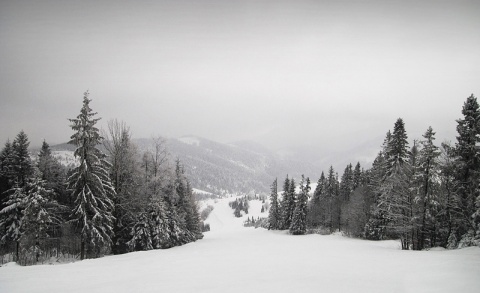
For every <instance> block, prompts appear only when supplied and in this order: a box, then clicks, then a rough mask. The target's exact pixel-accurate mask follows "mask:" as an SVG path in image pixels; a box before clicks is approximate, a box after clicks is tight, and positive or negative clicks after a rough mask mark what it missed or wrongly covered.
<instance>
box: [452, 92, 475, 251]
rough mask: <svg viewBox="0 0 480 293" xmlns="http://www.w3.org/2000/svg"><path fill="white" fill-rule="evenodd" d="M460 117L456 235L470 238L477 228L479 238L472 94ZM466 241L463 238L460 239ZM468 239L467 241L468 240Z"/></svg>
mask: <svg viewBox="0 0 480 293" xmlns="http://www.w3.org/2000/svg"><path fill="white" fill-rule="evenodd" d="M462 114H463V119H458V120H457V123H458V125H457V132H458V136H457V143H456V144H455V148H456V154H457V158H458V159H457V164H456V169H457V170H456V174H457V176H456V180H457V190H456V194H457V196H458V200H457V203H458V209H457V214H456V217H457V219H458V222H459V224H458V226H457V228H456V230H457V231H456V233H457V235H456V236H457V238H458V239H460V238H470V237H471V235H472V234H473V233H475V231H477V238H480V227H479V226H478V225H480V190H479V184H480V172H479V170H480V149H479V148H478V144H479V143H480V109H479V104H478V102H477V98H476V97H475V96H474V95H473V94H472V95H470V96H469V97H468V98H467V100H466V101H465V103H464V105H463V108H462ZM464 242H466V241H464ZM470 242H471V241H470ZM472 244H473V243H472Z"/></svg>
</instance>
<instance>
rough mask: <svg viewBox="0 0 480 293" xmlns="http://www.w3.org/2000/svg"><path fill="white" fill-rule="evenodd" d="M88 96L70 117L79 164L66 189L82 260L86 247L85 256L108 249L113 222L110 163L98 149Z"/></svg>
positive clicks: (97, 138)
mask: <svg viewBox="0 0 480 293" xmlns="http://www.w3.org/2000/svg"><path fill="white" fill-rule="evenodd" d="M88 95H89V94H88V92H86V93H85V94H84V97H83V106H82V109H81V110H80V114H79V115H78V116H77V118H75V119H69V120H70V122H71V123H72V125H71V127H72V129H73V130H74V131H75V133H74V134H73V135H72V136H71V140H70V142H69V143H71V144H74V145H76V146H77V149H76V150H75V153H74V154H75V157H76V158H77V160H78V163H79V165H78V166H77V167H75V168H74V170H73V173H72V175H71V176H70V177H69V178H68V188H69V189H70V190H71V191H72V196H73V197H74V198H75V207H74V209H73V211H72V217H73V220H74V222H75V223H76V224H77V225H78V227H79V228H80V236H81V254H80V258H81V259H82V260H83V259H84V257H85V249H88V251H87V257H88V256H90V255H91V253H92V252H95V254H98V253H99V252H101V250H102V249H108V248H110V245H111V244H112V240H111V237H112V232H113V231H112V228H113V221H114V217H113V216H112V211H113V202H112V200H113V199H114V197H115V190H114V188H113V187H112V184H111V181H110V177H109V174H108V171H107V168H109V163H108V162H107V161H106V156H105V154H103V153H102V152H101V151H100V150H99V149H98V148H97V146H98V145H99V144H100V143H101V141H102V139H103V138H102V137H101V136H100V134H99V131H98V128H96V127H95V124H96V123H97V122H98V120H99V119H100V118H94V116H95V115H96V113H94V112H92V109H91V108H90V106H89V104H90V102H91V100H90V99H89V98H88ZM89 254H90V255H89Z"/></svg>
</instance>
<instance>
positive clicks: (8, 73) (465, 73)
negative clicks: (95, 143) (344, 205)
mask: <svg viewBox="0 0 480 293" xmlns="http://www.w3.org/2000/svg"><path fill="white" fill-rule="evenodd" d="M87 89H88V90H89V91H90V97H91V98H92V100H93V101H92V103H91V106H92V108H93V110H94V111H96V112H98V113H99V117H102V121H101V123H100V126H102V125H105V124H106V122H107V121H108V120H109V119H113V118H118V119H120V120H123V121H125V122H126V123H127V124H128V125H129V126H130V128H131V130H132V132H133V135H134V136H135V137H150V136H152V135H164V136H169V137H178V136H182V135H189V134H193V135H199V136H203V137H206V138H210V139H213V140H217V141H220V142H229V141H235V140H244V139H248V140H256V141H260V142H262V143H264V144H265V145H267V146H269V147H284V146H289V145H297V146H298V145H310V146H313V145H322V146H323V148H327V149H349V148H351V147H352V146H355V145H357V144H358V145H360V144H361V143H364V142H365V141H369V140H377V141H378V145H380V144H381V142H382V140H383V137H384V135H385V133H386V132H387V130H389V129H391V128H393V124H394V122H395V120H396V119H397V118H398V117H402V118H403V119H404V121H405V124H406V129H407V133H408V134H409V139H413V138H420V136H421V134H422V133H424V132H425V130H426V129H427V127H428V126H429V125H431V126H432V127H433V129H434V130H435V131H437V138H438V140H440V141H442V140H443V139H454V138H455V134H456V130H455V126H456V123H455V119H458V118H460V117H461V108H462V105H463V102H464V101H465V100H466V98H467V97H468V96H469V95H470V94H472V93H473V94H475V95H476V96H477V97H478V96H479V95H480V1H457V0H455V1H453V0H452V1H405V0H403V1H383V0H382V1H321V0H317V1H298V0H295V1H293V0H292V1H273V0H272V1H262V0H260V1H258V0H252V1H248V0H241V1H227V0H209V1H193V0H192V1H178V0H177V1H45V0H43V1H21V0H14V1H6V0H2V1H0V100H1V105H0V142H1V144H2V145H3V143H4V142H5V141H6V140H7V139H8V138H10V139H13V138H14V137H15V135H16V134H17V133H18V132H19V131H20V130H22V129H23V130H24V131H25V132H26V133H27V134H28V136H29V138H30V141H31V143H32V145H40V144H41V141H42V140H43V139H46V140H47V142H49V143H50V144H55V143H61V142H65V141H67V140H68V139H69V137H70V135H71V134H72V130H71V129H70V128H69V122H68V120H67V118H74V117H75V116H76V115H78V113H79V111H80V108H81V105H82V97H83V93H84V92H85V91H86V90H87ZM438 143H439V142H438ZM326 146H328V147H326Z"/></svg>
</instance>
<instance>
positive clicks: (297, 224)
mask: <svg viewBox="0 0 480 293" xmlns="http://www.w3.org/2000/svg"><path fill="white" fill-rule="evenodd" d="M309 192H310V178H308V177H307V178H306V179H305V177H304V176H303V175H302V179H301V181H300V193H299V194H298V196H297V198H296V201H295V210H294V211H293V215H292V222H291V224H290V233H291V234H293V235H303V234H305V233H306V232H307V212H308V209H307V202H308V193H309Z"/></svg>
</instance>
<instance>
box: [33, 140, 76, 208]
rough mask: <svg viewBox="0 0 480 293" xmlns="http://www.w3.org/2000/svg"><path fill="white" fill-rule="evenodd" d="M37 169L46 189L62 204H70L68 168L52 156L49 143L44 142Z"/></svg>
mask: <svg viewBox="0 0 480 293" xmlns="http://www.w3.org/2000/svg"><path fill="white" fill-rule="evenodd" d="M37 168H38V170H39V171H40V175H41V178H40V179H42V180H43V181H45V188H46V189H49V190H52V191H53V192H54V196H55V199H56V200H57V201H58V202H59V203H61V204H69V198H68V196H67V192H66V190H65V181H66V168H65V167H64V166H62V164H60V163H59V162H58V161H57V159H55V157H54V156H53V155H52V151H51V149H50V146H49V145H48V143H47V142H46V141H45V140H44V141H43V143H42V148H41V149H40V152H39V154H38V161H37Z"/></svg>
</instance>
